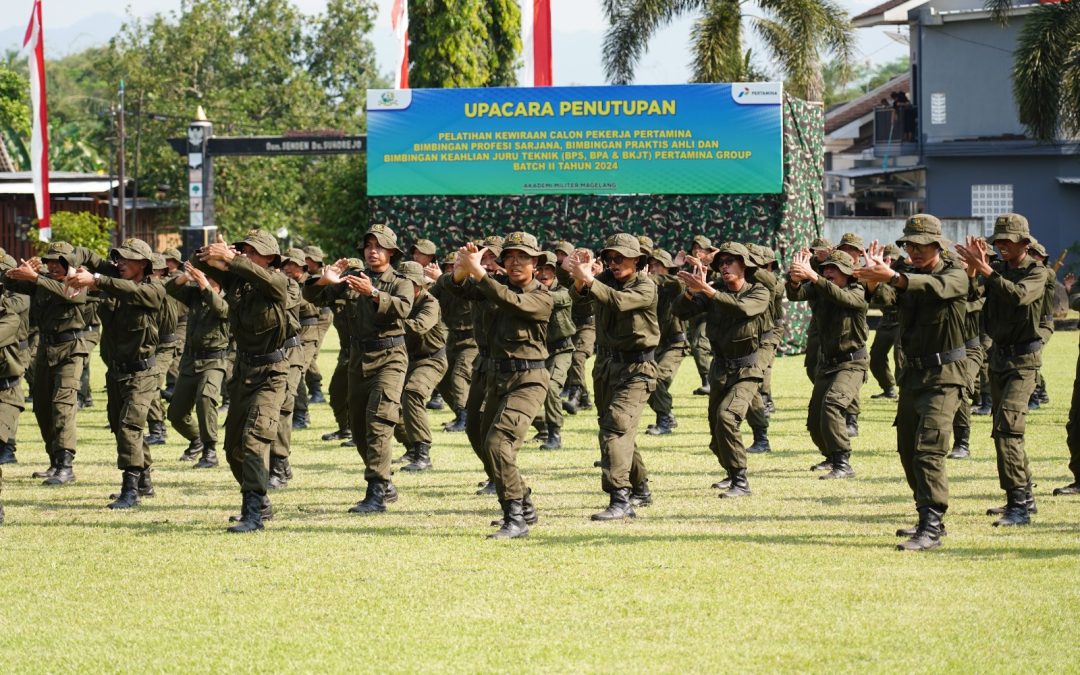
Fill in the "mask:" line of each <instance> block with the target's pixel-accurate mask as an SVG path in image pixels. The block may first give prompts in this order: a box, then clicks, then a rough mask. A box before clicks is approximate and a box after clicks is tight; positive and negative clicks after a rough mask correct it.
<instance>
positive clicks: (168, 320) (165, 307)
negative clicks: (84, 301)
mask: <svg viewBox="0 0 1080 675" xmlns="http://www.w3.org/2000/svg"><path fill="white" fill-rule="evenodd" d="M153 266H154V274H153V276H152V277H151V279H152V281H153V282H154V283H157V284H160V285H161V286H162V287H164V285H165V281H164V279H165V278H166V272H167V270H168V267H167V266H166V264H165V257H164V256H162V255H161V254H160V253H154V254H153ZM186 310H187V308H186V307H184V315H185V319H186V318H187V313H186ZM180 314H181V305H180V301H179V300H177V299H176V298H173V297H169V296H166V298H165V302H164V303H163V304H162V305H161V311H160V313H159V316H158V321H159V324H158V344H157V353H156V355H155V359H156V365H155V366H154V368H153V370H154V374H155V375H156V376H157V378H158V388H159V389H160V388H161V387H163V386H165V385H166V376H167V375H168V372H169V368H170V367H171V366H172V362H173V358H174V357H175V352H176V350H177V348H178V345H179V344H180ZM186 329H187V327H186V326H185V330H186ZM170 396H171V394H170ZM161 400H162V398H161V396H156V397H154V400H153V401H152V402H151V403H150V411H149V412H148V413H147V415H146V425H147V428H148V429H149V431H150V433H149V435H147V437H146V442H147V444H148V445H164V444H165V441H166V437H167V434H166V432H165V406H164V405H163V404H162V403H161Z"/></svg>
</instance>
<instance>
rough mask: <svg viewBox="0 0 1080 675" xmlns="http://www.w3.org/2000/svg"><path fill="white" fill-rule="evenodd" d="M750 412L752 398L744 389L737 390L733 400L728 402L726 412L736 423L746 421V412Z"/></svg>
mask: <svg viewBox="0 0 1080 675" xmlns="http://www.w3.org/2000/svg"><path fill="white" fill-rule="evenodd" d="M748 410H750V396H749V394H747V392H746V391H744V390H743V389H736V390H735V393H734V394H733V395H732V397H731V400H730V401H728V404H727V408H726V412H727V414H728V415H729V416H730V417H731V418H732V419H734V421H735V422H736V423H741V422H742V421H743V420H744V419H746V412H747V411H748Z"/></svg>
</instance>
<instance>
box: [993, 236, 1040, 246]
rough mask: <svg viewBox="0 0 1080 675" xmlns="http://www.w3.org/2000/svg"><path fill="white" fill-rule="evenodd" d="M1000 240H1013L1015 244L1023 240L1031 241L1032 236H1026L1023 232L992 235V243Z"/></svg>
mask: <svg viewBox="0 0 1080 675" xmlns="http://www.w3.org/2000/svg"><path fill="white" fill-rule="evenodd" d="M999 241H1011V242H1012V243H1014V244H1019V243H1020V242H1022V241H1026V242H1027V243H1029V244H1030V243H1031V237H1025V236H1024V235H1022V234H995V235H993V236H991V237H990V245H991V246H993V245H994V244H996V243H998V242H999Z"/></svg>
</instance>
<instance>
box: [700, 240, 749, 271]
mask: <svg viewBox="0 0 1080 675" xmlns="http://www.w3.org/2000/svg"><path fill="white" fill-rule="evenodd" d="M725 253H726V254H727V255H733V256H737V257H739V258H740V259H742V261H743V265H744V266H746V267H757V266H758V264H757V262H755V260H754V256H753V255H752V254H751V253H750V249H748V248H746V247H745V246H743V245H742V244H740V243H739V242H737V241H725V242H724V243H723V244H720V248H718V249H717V250H716V255H715V256H714V257H713V259H712V264H711V265H710V267H712V268H713V269H714V270H717V271H719V269H720V256H722V255H724V254H725Z"/></svg>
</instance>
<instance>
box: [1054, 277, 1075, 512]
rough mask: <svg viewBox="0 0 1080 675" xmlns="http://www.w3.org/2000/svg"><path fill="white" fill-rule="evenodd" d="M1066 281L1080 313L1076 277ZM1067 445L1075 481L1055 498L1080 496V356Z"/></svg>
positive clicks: (1071, 300)
mask: <svg viewBox="0 0 1080 675" xmlns="http://www.w3.org/2000/svg"><path fill="white" fill-rule="evenodd" d="M1064 281H1065V292H1066V293H1068V294H1069V307H1070V308H1071V309H1074V310H1076V311H1080V286H1077V285H1076V277H1074V276H1073V275H1072V274H1067V275H1065V280H1064ZM1065 445H1066V446H1067V447H1068V449H1069V472H1070V473H1072V475H1073V481H1072V482H1071V483H1069V484H1068V485H1063V486H1062V487H1059V488H1054V496H1055V497H1057V496H1062V495H1078V494H1080V355H1078V356H1077V357H1076V376H1075V377H1074V378H1073V391H1072V402H1071V403H1070V405H1069V419H1068V421H1067V422H1066V423H1065Z"/></svg>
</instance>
